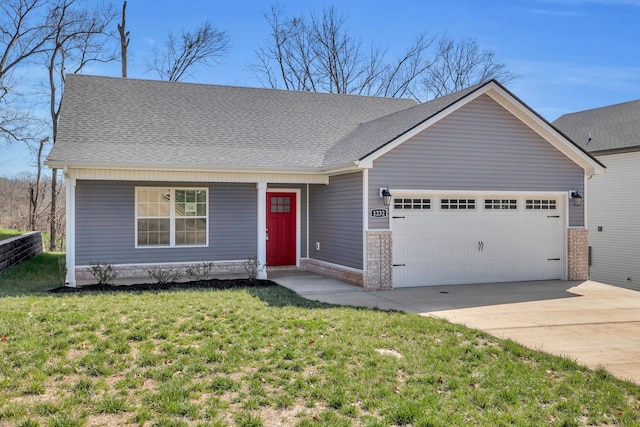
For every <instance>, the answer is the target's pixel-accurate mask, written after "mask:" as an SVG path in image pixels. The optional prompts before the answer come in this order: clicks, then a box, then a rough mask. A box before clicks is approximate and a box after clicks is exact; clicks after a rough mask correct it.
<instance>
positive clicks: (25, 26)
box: [0, 0, 50, 142]
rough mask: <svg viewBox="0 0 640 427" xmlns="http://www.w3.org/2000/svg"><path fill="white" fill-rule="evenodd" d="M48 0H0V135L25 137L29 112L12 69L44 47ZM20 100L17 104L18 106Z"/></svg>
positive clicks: (25, 139)
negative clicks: (44, 16) (44, 20)
mask: <svg viewBox="0 0 640 427" xmlns="http://www.w3.org/2000/svg"><path fill="white" fill-rule="evenodd" d="M48 3H49V0H3V1H2V2H0V138H1V139H3V140H5V141H7V142H11V141H27V140H29V139H30V138H31V137H32V136H33V135H31V133H30V128H29V124H30V121H31V115H30V112H29V110H28V109H27V108H26V107H25V106H24V105H23V104H24V103H23V99H24V93H22V92H20V91H19V90H18V86H19V83H20V82H19V81H18V80H17V79H16V78H15V73H14V71H15V69H16V68H17V67H19V66H20V65H22V64H24V63H25V62H26V61H28V60H29V59H31V58H32V57H34V56H36V55H38V54H41V53H42V52H44V51H45V50H46V46H45V45H46V42H47V41H48V40H49V37H50V33H49V32H48V31H47V28H46V25H45V24H44V22H43V21H42V19H41V15H42V13H43V12H44V11H46V7H47V6H48ZM18 104H20V106H18Z"/></svg>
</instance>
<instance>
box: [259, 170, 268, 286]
mask: <svg viewBox="0 0 640 427" xmlns="http://www.w3.org/2000/svg"><path fill="white" fill-rule="evenodd" d="M256 188H257V189H258V262H259V263H260V265H259V267H261V269H260V271H259V272H258V279H266V278H267V267H266V266H267V183H266V182H259V183H258V184H257V185H256Z"/></svg>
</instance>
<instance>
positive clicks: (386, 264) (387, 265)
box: [364, 231, 393, 289]
mask: <svg viewBox="0 0 640 427" xmlns="http://www.w3.org/2000/svg"><path fill="white" fill-rule="evenodd" d="M391 245H392V236H391V231H367V247H366V248H365V249H366V251H367V272H366V274H365V278H364V287H365V288H366V289H391V288H392V287H393V276H392V271H393V264H392V263H393V256H392V255H393V254H392V246H391Z"/></svg>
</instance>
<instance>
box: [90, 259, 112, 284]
mask: <svg viewBox="0 0 640 427" xmlns="http://www.w3.org/2000/svg"><path fill="white" fill-rule="evenodd" d="M89 272H90V273H91V275H92V276H93V277H95V278H96V280H97V281H98V284H99V285H110V284H112V283H113V281H114V280H115V279H116V277H118V272H117V271H116V269H115V268H114V267H113V265H111V264H110V263H108V262H106V261H91V264H90V266H89Z"/></svg>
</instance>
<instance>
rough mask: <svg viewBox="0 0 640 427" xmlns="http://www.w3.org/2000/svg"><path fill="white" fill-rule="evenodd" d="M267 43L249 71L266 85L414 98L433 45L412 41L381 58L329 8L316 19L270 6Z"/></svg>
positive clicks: (380, 52) (423, 39)
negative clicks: (400, 51) (389, 56)
mask: <svg viewBox="0 0 640 427" xmlns="http://www.w3.org/2000/svg"><path fill="white" fill-rule="evenodd" d="M265 19H266V20H267V22H268V23H269V26H270V28H271V34H270V39H269V40H268V41H267V42H266V43H265V45H264V46H263V47H261V48H260V49H258V50H257V51H256V57H257V62H256V64H255V65H254V66H253V67H252V68H253V70H254V72H255V73H256V75H257V76H258V78H259V79H260V80H261V81H262V82H263V84H266V85H267V86H269V87H272V88H285V89H289V90H305V91H313V92H330V93H347V94H358V95H379V96H389V97H401V96H413V97H416V96H417V92H418V89H419V87H420V86H419V84H418V83H419V80H418V77H419V76H420V75H421V74H422V73H423V72H424V71H425V70H426V69H428V68H429V66H430V65H431V62H432V61H431V60H430V59H429V58H428V56H427V52H428V50H429V48H430V47H431V46H432V44H433V43H434V39H433V38H429V37H427V36H426V35H420V36H418V37H416V39H415V41H414V43H413V44H412V45H411V46H410V47H409V48H408V49H407V50H406V51H405V53H404V55H402V56H400V57H398V58H396V59H395V60H392V61H388V60H387V59H386V51H384V50H382V49H381V48H380V47H377V46H374V45H372V46H371V47H370V48H368V49H367V48H364V47H363V42H362V41H361V40H359V39H357V38H354V37H353V36H351V34H350V32H349V30H348V28H347V26H346V20H345V18H344V17H343V16H342V15H340V14H339V13H338V12H337V11H336V9H335V8H334V7H330V8H329V9H325V10H323V13H322V15H321V16H319V17H318V16H316V15H314V14H311V15H310V17H309V18H305V17H288V16H286V15H285V14H284V12H283V9H281V8H278V7H275V6H274V7H272V8H271V10H270V12H269V13H267V14H265Z"/></svg>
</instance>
